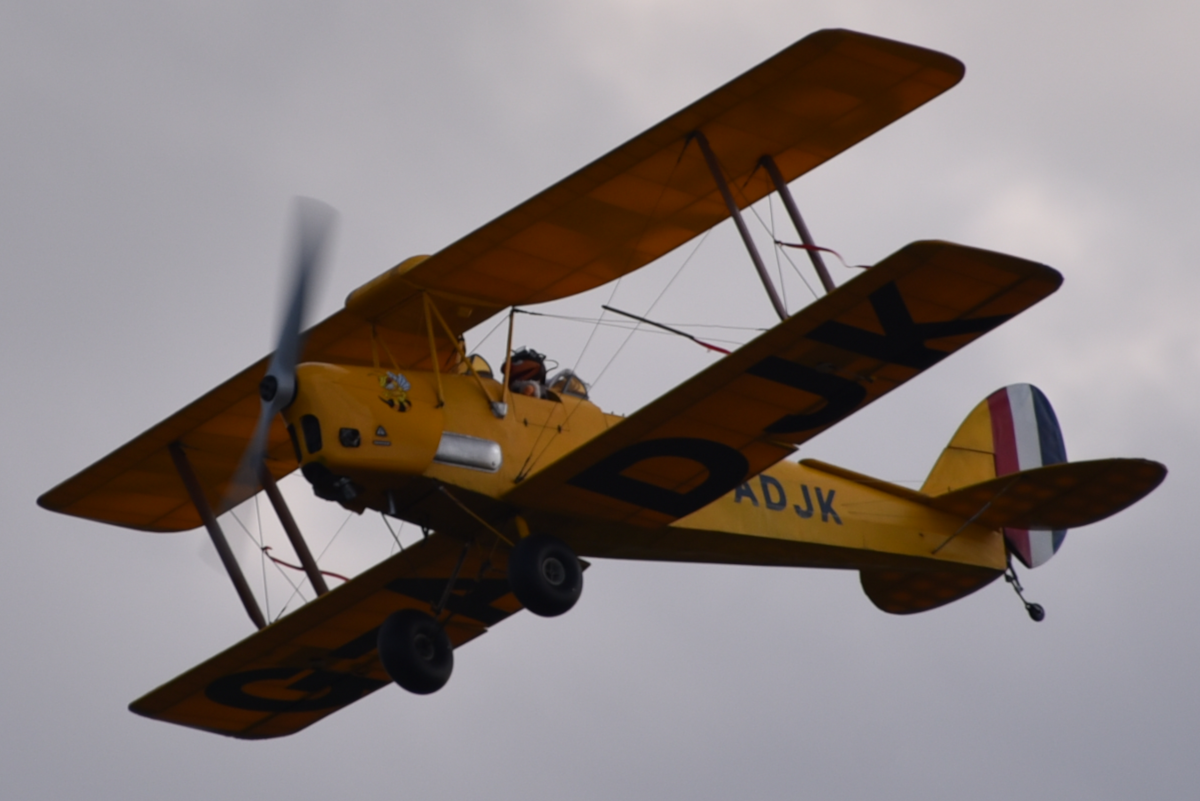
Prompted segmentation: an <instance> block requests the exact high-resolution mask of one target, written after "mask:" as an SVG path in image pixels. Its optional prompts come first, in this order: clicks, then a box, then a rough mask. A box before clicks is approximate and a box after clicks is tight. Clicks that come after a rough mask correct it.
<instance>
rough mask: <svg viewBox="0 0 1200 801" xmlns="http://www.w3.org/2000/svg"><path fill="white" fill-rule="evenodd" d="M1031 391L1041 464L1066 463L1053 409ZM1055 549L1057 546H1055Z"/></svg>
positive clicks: (1064, 451) (1032, 388)
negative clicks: (1040, 450) (1040, 451)
mask: <svg viewBox="0 0 1200 801" xmlns="http://www.w3.org/2000/svg"><path fill="white" fill-rule="evenodd" d="M1030 389H1031V390H1033V413H1034V415H1035V417H1036V418H1037V427H1038V443H1039V444H1040V445H1041V449H1042V464H1043V465H1052V464H1062V463H1063V462H1065V461H1067V445H1066V443H1065V442H1063V435H1062V429H1061V428H1059V426H1058V417H1057V416H1056V415H1055V414H1054V407H1053V406H1051V405H1050V401H1048V400H1047V399H1046V396H1045V395H1043V394H1042V391H1041V390H1040V389H1038V388H1037V387H1034V386H1031V387H1030ZM1055 547H1056V549H1057V545H1056V546H1055Z"/></svg>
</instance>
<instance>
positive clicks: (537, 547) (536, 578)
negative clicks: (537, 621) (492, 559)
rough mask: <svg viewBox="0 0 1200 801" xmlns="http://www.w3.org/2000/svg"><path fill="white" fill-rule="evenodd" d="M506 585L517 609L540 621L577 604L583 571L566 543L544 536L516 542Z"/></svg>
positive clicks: (509, 560)
mask: <svg viewBox="0 0 1200 801" xmlns="http://www.w3.org/2000/svg"><path fill="white" fill-rule="evenodd" d="M508 583H509V584H510V585H511V586H512V591H513V595H515V596H517V600H518V601H520V602H521V605H522V606H524V607H525V608H526V609H528V610H529V611H530V612H533V613H534V614H535V615H540V616H542V617H556V616H557V615H561V614H562V613H563V612H566V611H567V610H568V609H570V608H571V607H572V606H574V605H575V602H576V601H578V600H579V594H580V593H581V592H583V567H582V566H581V565H580V564H579V558H578V557H577V556H575V552H574V551H572V550H571V549H570V548H569V547H568V546H567V544H566V543H564V542H563V541H562V540H559V539H557V538H555V537H551V536H550V535H548V534H533V535H531V536H528V537H525V538H524V539H522V540H520V541H519V542H518V543H517V545H516V547H515V548H513V552H512V555H510V556H509V558H508Z"/></svg>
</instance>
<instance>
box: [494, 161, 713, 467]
mask: <svg viewBox="0 0 1200 801" xmlns="http://www.w3.org/2000/svg"><path fill="white" fill-rule="evenodd" d="M688 141H689V140H686V139H685V140H684V141H683V143H682V146H681V147H680V148H679V155H678V156H676V157H675V163H674V164H672V165H671V172H669V173H668V174H667V178H666V180H665V181H663V182H662V185H661V186H660V187H659V190H658V197H656V198H655V199H654V205H653V206H652V207H651V209H650V213H649V214H648V215H646V222H645V224H644V225H643V226H642V230H641V232H640V233H639V234H638V238H637V242H636V244H635V246H634V247H633V248H630V249H629V251H628V253H627V254H626V256H625V264H624V265H623V269H622V270H621V275H620V277H619V278H617V281H616V283H615V284H613V289H612V292H610V293H609V296H608V305H609V306H611V305H612V302H613V300H614V299H615V298H616V296H617V290H619V289H620V288H621V281H622V280H623V279H624V278H625V275H626V274H627V273H628V272H629V269H628V268H629V265H630V264H631V263H632V261H633V256H634V254H635V253H637V246H638V245H641V244H642V242H643V241H644V240H645V238H646V234H647V233H649V231H650V225H651V223H653V222H654V219H655V214H657V212H658V209H659V207H660V206H661V205H662V200H663V198H664V197H665V196H666V194H667V187H668V186H669V185H670V183H671V179H673V178H674V177H675V173H676V172H677V171H678V170H679V165H680V164H681V163H682V162H683V155H684V153H686V152H687V147H688ZM707 236H708V232H707V231H706V232H705V238H707ZM701 241H703V240H701ZM694 252H695V251H693V253H694ZM689 259H690V257H689ZM684 263H685V264H686V263H687V262H684ZM681 269H682V268H681ZM677 275H678V274H677ZM674 280H675V279H674V278H672V279H671V281H672V282H674ZM667 286H670V284H668V285H667ZM664 291H665V290H664ZM660 297H661V295H660ZM655 302H656V303H657V301H655ZM651 308H653V307H651ZM600 319H601V320H603V319H604V315H601V316H600ZM599 330H600V325H599V323H597V324H596V325H595V326H593V328H592V331H591V333H590V334H588V338H587V341H586V342H584V343H583V348H581V349H580V351H579V355H578V356H577V357H576V358H575V363H574V364H573V365H572V366H571V372H572V373H575V374H576V375H578V373H579V365H580V364H581V363H582V362H583V357H584V356H585V355H586V354H587V352H588V348H590V347H591V344H592V340H594V339H595V338H596V332H598V331H599ZM630 336H632V334H630ZM621 347H622V348H624V347H625V346H624V345H622V346H621ZM618 352H619V351H618ZM507 357H508V354H507V353H506V354H505V358H507ZM611 363H612V359H609V364H611ZM607 369H608V365H605V366H604V370H607ZM604 370H601V371H600V375H601V376H602V375H604ZM505 380H507V377H506V378H505ZM598 381H599V377H597V379H596V380H595V381H593V382H592V386H593V387H594V386H596V383H597V382H598ZM578 408H579V407H578V406H576V407H575V409H578ZM575 409H572V410H571V411H570V412H569V413H568V414H567V416H566V419H565V420H563V425H566V424H567V423H568V422H570V420H571V416H572V415H574V413H575ZM554 412H555V409H551V410H550V411H549V414H548V415H547V416H546V419H545V421H544V422H543V424H542V426H541V431H539V432H538V435H537V437H535V438H534V441H533V444H532V445H531V446H530V448H529V453H528V454H527V455H526V456H525V462H524V463H523V464H522V465H521V469H520V470H518V471H517V477H516V479H515V480H516V481H521V480H523V479H524V478H525V476H527V475H528V472H527V471H528V470H531V469H533V464H535V463H536V461H537V459H540V458H541V456H542V455H543V454H545V452H546V450H548V449H549V448H550V445H551V443H553V442H554V438H555V437H556V436H558V434H559V433H561V432H562V426H558V430H557V431H556V432H555V433H554V434H552V435H551V436H550V441H549V442H547V443H546V448H544V449H543V450H542V451H541V453H539V454H538V455H537V458H536V459H535V458H534V453H535V452H536V451H537V447H538V444H539V443H540V442H541V440H542V435H543V434H544V433H545V432H546V428H547V424H549V422H550V419H551V418H552V417H553V416H554ZM531 460H533V462H532V463H531Z"/></svg>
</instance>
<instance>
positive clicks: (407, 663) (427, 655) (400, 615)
mask: <svg viewBox="0 0 1200 801" xmlns="http://www.w3.org/2000/svg"><path fill="white" fill-rule="evenodd" d="M379 660H380V661H381V662H383V669H384V670H386V671H387V674H388V675H389V676H391V677H392V681H394V682H396V683H397V684H399V685H400V686H401V687H403V688H404V689H406V690H408V691H409V692H410V693H416V694H417V695H428V694H429V693H432V692H437V691H438V690H440V689H442V687H443V686H445V684H446V682H447V681H449V680H450V674H451V673H452V672H453V671H454V648H453V646H451V644H450V638H449V637H447V636H446V631H445V629H443V628H442V627H441V625H440V624H439V623H438V622H437V621H436V620H434V619H433V618H432V617H431V616H429V615H427V614H425V613H424V612H422V611H420V610H418V609H403V610H401V611H399V612H396V613H395V614H393V615H392V616H391V617H389V618H388V619H387V620H385V621H384V622H383V625H382V626H380V627H379Z"/></svg>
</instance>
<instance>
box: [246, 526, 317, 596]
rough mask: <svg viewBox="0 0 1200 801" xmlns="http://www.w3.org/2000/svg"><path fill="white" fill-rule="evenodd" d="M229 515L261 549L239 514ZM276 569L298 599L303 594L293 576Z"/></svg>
mask: <svg viewBox="0 0 1200 801" xmlns="http://www.w3.org/2000/svg"><path fill="white" fill-rule="evenodd" d="M229 515H230V517H232V518H233V519H234V520H235V521H236V522H237V524H238V525H239V526H240V527H241V529H242V531H243V532H245V534H246V536H247V537H249V538H250V541H251V542H253V543H254V544H255V546H257V547H259V548H261V547H262V546H261V545H259V544H258V541H257V540H255V539H254V535H253V534H251V533H250V529H248V528H246V524H245V523H243V522H242V519H241V518H240V517H238V516H237V512H235V511H234V510H232V509H230V510H229ZM275 569H276V570H278V571H279V575H281V576H283V578H284V580H285V581H287V583H288V584H291V585H292V597H293V598H294V597H296V593H301V588H300V587H298V586H296V583H295V582H294V581H292V577H291V576H289V575H288V574H287V573H284V572H283V569H282V568H280V567H279V566H278V565H276V566H275ZM300 597H301V598H303V597H304V595H303V593H301V595H300ZM307 600H308V599H305V601H307ZM285 606H286V604H285Z"/></svg>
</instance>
